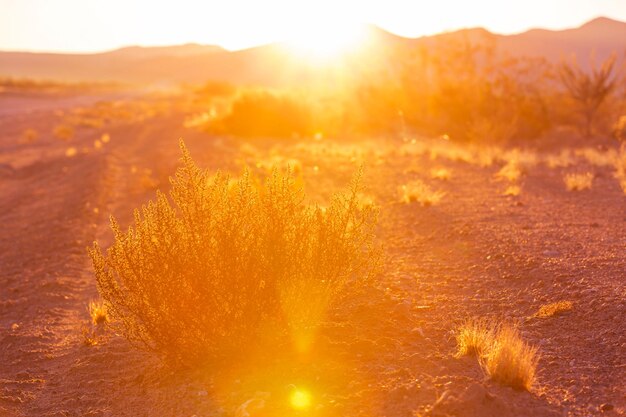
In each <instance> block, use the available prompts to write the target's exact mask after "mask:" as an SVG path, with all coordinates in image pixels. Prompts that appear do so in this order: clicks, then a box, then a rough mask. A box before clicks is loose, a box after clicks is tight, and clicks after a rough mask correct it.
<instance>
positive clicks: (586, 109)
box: [558, 55, 617, 137]
mask: <svg viewBox="0 0 626 417" xmlns="http://www.w3.org/2000/svg"><path fill="white" fill-rule="evenodd" d="M615 62H616V56H615V55H611V56H610V57H609V58H607V59H606V60H605V61H604V62H603V63H602V64H600V65H599V66H597V65H596V64H595V62H591V71H585V70H584V69H582V68H581V67H580V66H579V65H578V63H577V62H576V61H575V60H574V61H572V62H570V63H568V62H566V61H563V62H561V64H560V65H559V67H558V76H559V79H560V81H561V83H562V84H563V86H564V87H565V89H566V91H567V93H568V94H569V96H570V98H571V99H572V100H573V101H574V102H575V103H576V104H577V107H578V111H579V112H580V114H581V116H582V118H583V123H582V125H581V133H582V134H583V135H585V136H586V137H590V136H591V135H592V134H593V128H594V123H595V121H596V119H597V116H598V112H599V110H600V108H601V107H602V105H603V104H605V103H606V102H607V98H608V97H609V96H610V95H611V94H612V93H613V91H614V90H615V89H616V87H617V78H616V77H615V75H614V73H613V70H614V69H615Z"/></svg>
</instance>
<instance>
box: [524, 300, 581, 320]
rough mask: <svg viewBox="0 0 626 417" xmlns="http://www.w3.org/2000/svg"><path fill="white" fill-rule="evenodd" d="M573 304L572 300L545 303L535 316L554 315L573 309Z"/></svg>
mask: <svg viewBox="0 0 626 417" xmlns="http://www.w3.org/2000/svg"><path fill="white" fill-rule="evenodd" d="M572 308H573V304H572V302H571V301H559V302H556V303H550V304H545V305H543V306H541V307H540V308H539V311H537V312H536V313H535V314H534V315H533V317H542V318H543V317H552V316H558V315H559V314H563V313H566V312H568V311H571V310H572Z"/></svg>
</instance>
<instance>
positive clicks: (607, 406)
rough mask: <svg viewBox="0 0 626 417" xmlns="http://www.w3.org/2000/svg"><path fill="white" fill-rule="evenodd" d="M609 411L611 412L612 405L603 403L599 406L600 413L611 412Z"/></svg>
mask: <svg viewBox="0 0 626 417" xmlns="http://www.w3.org/2000/svg"><path fill="white" fill-rule="evenodd" d="M611 410H613V404H609V403H604V404H602V405H601V406H600V411H602V412H603V413H604V412H605V411H611Z"/></svg>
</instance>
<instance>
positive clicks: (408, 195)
mask: <svg viewBox="0 0 626 417" xmlns="http://www.w3.org/2000/svg"><path fill="white" fill-rule="evenodd" d="M399 192H400V201H402V202H403V203H407V204H410V203H419V204H420V205H422V206H433V205H435V204H438V203H439V202H440V201H441V199H442V198H443V197H444V196H445V193H444V192H442V191H434V190H433V189H431V188H430V187H429V186H428V185H426V184H425V183H423V182H422V181H420V180H415V181H411V182H409V183H407V184H404V185H402V186H401V187H400V189H399Z"/></svg>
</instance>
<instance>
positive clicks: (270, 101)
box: [212, 91, 314, 138]
mask: <svg viewBox="0 0 626 417" xmlns="http://www.w3.org/2000/svg"><path fill="white" fill-rule="evenodd" d="M212 126H213V127H212V129H214V130H216V131H218V132H223V133H227V134H232V135H236V136H244V137H281V138H290V137H293V136H297V135H300V136H304V135H312V134H313V130H314V129H313V115H312V110H311V108H310V107H309V106H308V105H307V104H306V102H305V101H304V100H302V99H297V98H295V97H292V96H290V95H287V94H278V93H273V92H269V91H250V92H246V93H244V94H242V95H241V96H240V97H238V98H237V99H236V100H235V101H234V103H233V105H232V109H231V111H230V113H229V114H228V115H226V116H225V117H224V118H223V119H221V120H218V121H216V122H215V124H213V125H212Z"/></svg>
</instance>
